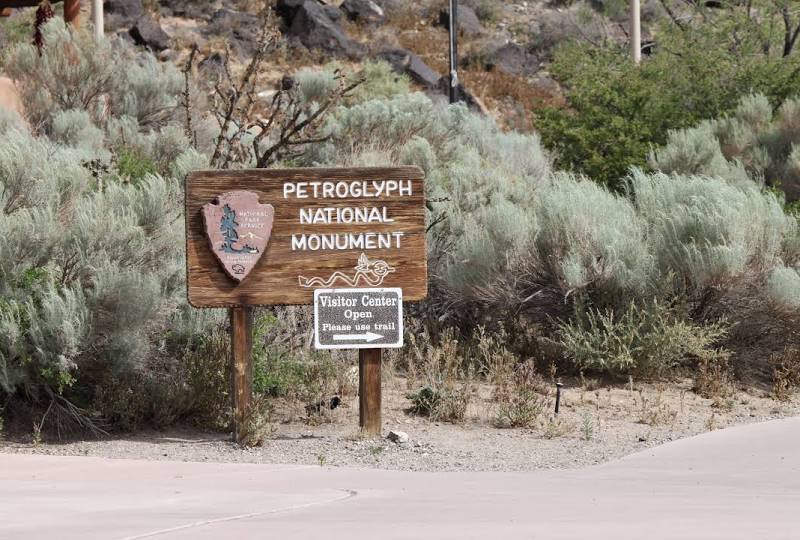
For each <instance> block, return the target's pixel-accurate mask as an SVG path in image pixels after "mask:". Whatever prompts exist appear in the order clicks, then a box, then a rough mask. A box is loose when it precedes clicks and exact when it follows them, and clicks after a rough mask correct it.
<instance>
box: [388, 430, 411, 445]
mask: <svg viewBox="0 0 800 540" xmlns="http://www.w3.org/2000/svg"><path fill="white" fill-rule="evenodd" d="M386 438H387V439H389V440H390V441H392V442H393V443H396V444H404V443H407V442H408V433H406V432H405V431H390V432H389V434H388V435H387V436H386Z"/></svg>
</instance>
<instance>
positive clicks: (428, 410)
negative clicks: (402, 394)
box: [407, 329, 475, 422]
mask: <svg viewBox="0 0 800 540" xmlns="http://www.w3.org/2000/svg"><path fill="white" fill-rule="evenodd" d="M409 336H410V341H411V355H410V356H409V358H408V362H409V368H410V371H413V372H414V373H415V377H419V378H421V379H422V386H421V387H419V388H418V389H417V390H415V391H413V392H411V393H409V394H408V396H407V397H408V399H410V400H411V412H413V413H414V414H419V415H423V416H428V417H429V418H431V420H443V421H447V422H460V421H462V420H464V418H465V417H466V414H467V406H468V405H469V402H470V399H471V397H472V395H473V393H474V391H475V387H474V383H473V380H472V379H473V375H474V373H473V370H471V369H466V370H465V369H464V367H463V365H464V362H463V358H462V357H461V355H460V354H459V351H458V342H457V341H456V339H455V338H454V335H453V330H452V329H448V330H446V331H445V332H444V333H443V334H442V336H441V339H440V342H439V344H438V345H434V344H432V343H431V342H430V338H429V337H428V336H427V334H423V338H422V339H418V338H416V337H415V336H414V335H413V334H410V335H409Z"/></svg>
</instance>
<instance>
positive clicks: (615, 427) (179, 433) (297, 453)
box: [0, 378, 800, 471]
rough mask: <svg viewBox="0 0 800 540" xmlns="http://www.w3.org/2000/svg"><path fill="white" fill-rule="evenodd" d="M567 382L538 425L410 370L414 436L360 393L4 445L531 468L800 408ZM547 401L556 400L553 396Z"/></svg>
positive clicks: (592, 460) (140, 455)
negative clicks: (242, 430)
mask: <svg viewBox="0 0 800 540" xmlns="http://www.w3.org/2000/svg"><path fill="white" fill-rule="evenodd" d="M591 387H592V384H591V383H589V384H584V385H583V386H573V387H570V386H567V387H566V388H565V389H564V392H563V397H562V401H561V412H560V414H559V416H558V419H557V420H555V421H554V420H553V413H552V410H551V409H548V410H547V412H546V413H543V414H542V415H541V416H542V417H541V418H540V419H539V421H538V425H537V426H536V427H534V428H532V429H499V428H496V427H494V426H493V425H492V424H493V422H492V419H493V417H494V414H495V413H494V409H493V407H494V406H493V404H492V402H491V400H490V399H486V396H487V395H488V393H487V391H486V389H483V390H481V391H480V394H481V396H482V397H481V398H476V399H474V400H473V401H472V403H471V404H470V406H469V408H468V411H467V419H466V420H465V421H464V422H463V423H461V424H449V423H443V422H431V421H430V420H428V419H427V418H424V417H418V416H413V415H411V414H409V413H408V412H407V411H406V410H407V409H408V407H409V401H408V400H407V399H406V397H405V393H406V384H405V380H404V379H402V378H394V379H393V380H391V381H386V382H385V383H384V401H383V403H384V413H383V426H384V435H386V434H387V433H388V431H389V430H397V431H402V432H405V433H407V434H408V436H409V440H408V442H407V443H402V444H396V443H394V442H391V441H389V440H387V439H386V438H385V437H381V438H374V439H367V438H363V437H361V436H360V435H359V432H358V398H357V397H356V396H348V397H345V398H344V399H343V403H342V405H341V406H340V407H338V408H337V409H336V410H333V411H327V412H326V414H325V415H323V416H322V417H321V418H315V419H314V420H313V421H311V422H309V420H308V419H307V418H304V416H305V413H304V412H303V407H302V406H297V407H295V408H293V409H292V408H284V409H283V410H281V411H280V412H278V413H276V415H275V416H276V418H275V425H274V426H273V428H274V430H275V431H274V433H273V434H272V435H271V436H270V437H269V438H268V439H267V440H266V441H265V443H264V444H263V446H261V447H255V448H242V447H240V446H238V445H235V444H233V443H231V442H230V434H226V433H207V432H199V431H195V430H187V429H183V430H169V431H164V432H152V431H150V432H140V433H136V434H129V435H121V436H112V437H109V438H105V439H99V440H80V441H70V442H58V441H50V440H47V439H46V440H45V441H44V442H42V443H40V444H37V445H34V444H33V443H32V442H31V436H30V435H23V436H20V437H16V438H15V437H8V440H6V441H5V442H0V452H7V453H37V454H58V455H90V456H99V457H111V458H137V459H154V460H178V461H223V462H252V463H287V464H288V463H295V464H319V465H324V466H341V467H370V468H384V469H398V470H419V471H527V470H540V469H564V468H578V467H583V466H587V465H592V464H597V463H602V462H605V461H609V460H612V459H615V458H618V457H621V456H623V455H626V454H630V453H633V452H637V451H640V450H643V449H645V448H647V447H651V446H656V445H659V444H663V443H665V442H668V441H672V440H676V439H680V438H683V437H688V436H692V435H696V434H699V433H703V432H705V431H709V430H713V429H722V428H725V427H729V426H733V425H738V424H746V423H751V422H761V421H765V420H771V419H776V418H782V417H788V416H797V415H800V405H799V404H798V401H800V400H798V399H797V397H796V398H795V399H794V400H793V401H792V402H790V403H785V402H779V401H775V400H774V399H772V398H770V397H769V396H767V395H766V394H765V392H763V391H760V390H751V391H749V392H747V391H743V390H738V391H737V392H736V394H735V395H734V396H733V397H731V398H729V399H727V400H724V401H723V402H717V403H714V402H713V401H712V400H709V399H704V398H702V397H700V396H698V395H697V394H695V393H694V392H692V390H691V381H689V380H688V379H687V380H683V381H679V382H677V383H670V384H658V385H653V384H634V385H633V387H632V388H631V387H630V386H627V385H626V386H616V387H602V388H598V389H593V388H591ZM548 406H552V400H550V401H549V403H548Z"/></svg>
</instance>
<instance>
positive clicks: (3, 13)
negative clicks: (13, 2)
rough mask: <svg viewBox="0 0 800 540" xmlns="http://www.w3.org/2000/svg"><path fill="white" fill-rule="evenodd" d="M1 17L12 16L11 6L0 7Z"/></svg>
mask: <svg viewBox="0 0 800 540" xmlns="http://www.w3.org/2000/svg"><path fill="white" fill-rule="evenodd" d="M0 17H11V8H0Z"/></svg>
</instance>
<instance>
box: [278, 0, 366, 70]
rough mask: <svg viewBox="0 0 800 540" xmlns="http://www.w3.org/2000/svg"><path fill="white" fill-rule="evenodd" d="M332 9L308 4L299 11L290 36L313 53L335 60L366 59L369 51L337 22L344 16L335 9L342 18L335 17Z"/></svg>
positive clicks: (287, 31) (305, 3)
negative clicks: (344, 57)
mask: <svg viewBox="0 0 800 540" xmlns="http://www.w3.org/2000/svg"><path fill="white" fill-rule="evenodd" d="M331 7H332V6H322V5H320V4H318V3H317V2H313V1H311V0H306V2H304V3H303V5H301V6H300V7H299V8H298V9H297V12H296V13H295V15H294V18H293V19H292V22H291V25H290V26H289V28H288V29H287V30H286V34H287V35H288V36H290V37H294V38H296V39H298V40H299V41H300V43H302V44H303V45H305V46H306V47H308V48H309V49H319V50H323V51H325V52H327V53H329V54H332V55H335V56H346V57H349V58H361V57H363V56H364V54H365V53H366V47H365V46H364V45H362V44H360V43H358V42H356V41H353V40H351V39H350V38H348V37H347V34H345V32H344V30H343V29H342V27H341V25H340V24H339V21H338V20H337V19H338V17H340V16H341V12H339V10H338V9H336V8H333V9H336V13H338V14H339V15H338V16H337V15H334V12H333V10H332V9H330V8H331Z"/></svg>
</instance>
